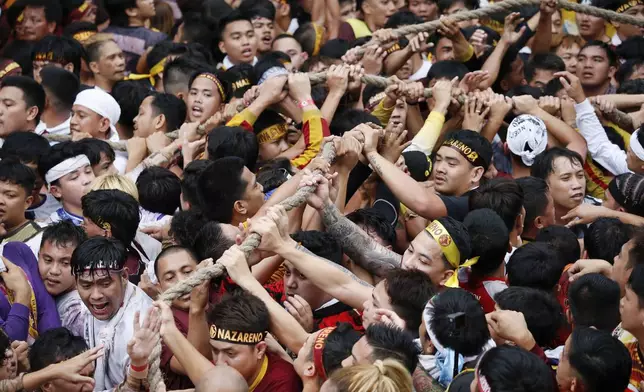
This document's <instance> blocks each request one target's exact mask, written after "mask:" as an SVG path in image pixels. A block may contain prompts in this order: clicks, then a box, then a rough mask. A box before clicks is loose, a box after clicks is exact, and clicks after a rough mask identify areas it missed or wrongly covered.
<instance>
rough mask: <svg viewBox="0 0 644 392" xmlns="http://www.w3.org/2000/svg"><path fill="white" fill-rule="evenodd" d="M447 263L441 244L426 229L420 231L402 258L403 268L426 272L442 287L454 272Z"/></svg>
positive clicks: (433, 281)
mask: <svg viewBox="0 0 644 392" xmlns="http://www.w3.org/2000/svg"><path fill="white" fill-rule="evenodd" d="M445 264H446V263H445V260H443V252H442V250H441V247H440V245H438V243H437V242H436V240H434V238H433V237H432V236H431V235H430V234H429V233H428V232H427V231H426V230H423V231H422V232H420V233H418V235H417V236H416V238H414V240H413V241H412V242H411V243H410V244H409V247H408V248H407V250H406V251H405V253H404V254H403V258H402V269H404V270H413V269H415V270H418V271H420V272H422V273H424V274H425V275H427V276H429V279H431V281H432V283H433V284H434V285H435V286H436V287H440V286H441V285H442V284H443V283H444V282H446V281H447V279H449V277H450V276H451V274H452V273H453V272H454V271H452V270H451V269H448V268H447V266H446V265H445Z"/></svg>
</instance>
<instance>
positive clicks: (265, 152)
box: [259, 135, 289, 161]
mask: <svg viewBox="0 0 644 392" xmlns="http://www.w3.org/2000/svg"><path fill="white" fill-rule="evenodd" d="M288 149H289V145H288V143H287V142H286V135H284V136H282V137H280V138H279V139H276V140H273V141H269V142H266V143H261V144H260V145H259V158H260V159H262V160H266V161H269V160H271V159H273V158H277V156H278V155H280V154H281V153H283V152H284V151H286V150H288Z"/></svg>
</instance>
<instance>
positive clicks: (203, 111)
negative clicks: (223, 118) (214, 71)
mask: <svg viewBox="0 0 644 392" xmlns="http://www.w3.org/2000/svg"><path fill="white" fill-rule="evenodd" d="M187 106H188V121H193V122H194V121H197V122H204V121H206V120H208V119H209V118H210V117H212V115H214V114H215V113H216V112H217V110H219V107H220V106H221V95H220V93H219V88H218V87H217V85H216V84H215V82H213V81H212V80H210V79H208V78H196V79H195V80H194V81H193V82H192V85H191V86H190V92H189V93H188V104H187Z"/></svg>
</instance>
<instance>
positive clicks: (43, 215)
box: [27, 193, 62, 222]
mask: <svg viewBox="0 0 644 392" xmlns="http://www.w3.org/2000/svg"><path fill="white" fill-rule="evenodd" d="M40 196H42V197H44V198H45V200H43V202H42V203H41V204H40V205H39V206H36V207H32V208H30V209H28V210H27V212H33V213H34V220H36V221H37V222H44V221H46V220H47V219H49V216H50V215H51V214H53V213H54V212H56V210H57V209H59V208H60V207H62V204H60V202H59V201H58V200H56V198H55V197H53V196H52V195H51V194H49V193H45V194H40Z"/></svg>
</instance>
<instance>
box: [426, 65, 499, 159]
mask: <svg viewBox="0 0 644 392" xmlns="http://www.w3.org/2000/svg"><path fill="white" fill-rule="evenodd" d="M432 68H433V67H432ZM449 139H453V140H456V141H459V142H461V143H463V144H465V145H466V146H468V147H469V148H471V149H472V151H474V152H476V153H478V154H479V158H480V159H481V160H482V161H483V162H482V163H483V170H487V168H488V167H489V166H490V163H492V144H490V142H489V141H488V140H487V139H486V138H484V137H483V136H481V134H480V133H478V132H474V131H470V130H469V129H461V130H458V131H452V132H450V133H448V134H447V136H446V137H445V140H449ZM469 162H470V161H468V163H469ZM470 164H472V163H470ZM472 166H473V164H472Z"/></svg>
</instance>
